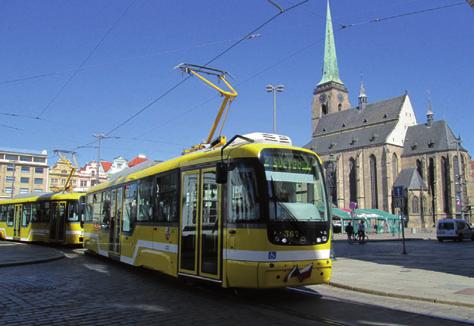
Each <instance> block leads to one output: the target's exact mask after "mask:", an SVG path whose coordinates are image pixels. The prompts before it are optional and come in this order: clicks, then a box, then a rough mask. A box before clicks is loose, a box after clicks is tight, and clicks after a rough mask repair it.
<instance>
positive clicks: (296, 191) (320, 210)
mask: <svg viewBox="0 0 474 326" xmlns="http://www.w3.org/2000/svg"><path fill="white" fill-rule="evenodd" d="M139 167H140V166H137V167H136V168H139ZM330 222H331V221H330V208H329V205H328V200H327V195H326V191H325V185H324V179H323V174H322V171H321V162H320V159H319V158H318V156H317V155H316V154H315V153H314V152H312V151H310V150H307V149H304V148H298V147H294V146H292V145H291V141H290V140H289V138H288V137H285V136H280V135H274V134H261V133H254V134H250V135H247V136H245V137H244V136H236V137H234V138H233V139H232V140H230V141H229V142H227V143H226V144H225V145H224V146H222V147H218V148H212V147H210V148H207V149H202V148H201V149H199V150H198V151H194V152H192V153H189V154H186V155H183V156H181V157H178V158H175V159H172V160H169V161H165V162H161V163H154V164H149V166H144V167H143V168H141V169H135V170H131V171H129V172H128V173H126V174H123V175H121V176H117V177H116V178H115V179H114V180H111V181H109V182H106V183H103V184H100V185H98V186H96V187H94V188H93V189H91V190H90V191H89V192H88V193H87V197H86V214H85V221H84V246H85V248H87V249H88V250H89V251H92V252H95V253H97V254H99V255H103V256H106V257H110V258H112V259H115V260H120V261H122V262H124V263H127V264H131V265H135V266H143V267H147V268H150V269H154V270H158V271H160V272H163V273H165V274H168V275H171V276H174V277H191V278H198V279H202V280H207V281H210V282H216V283H219V284H221V286H222V287H242V288H272V287H285V286H297V285H307V284H318V283H327V282H329V280H330V274H331V260H330V246H331V240H330V239H331V234H330V232H331V231H330V230H331V228H330V225H331V224H330Z"/></svg>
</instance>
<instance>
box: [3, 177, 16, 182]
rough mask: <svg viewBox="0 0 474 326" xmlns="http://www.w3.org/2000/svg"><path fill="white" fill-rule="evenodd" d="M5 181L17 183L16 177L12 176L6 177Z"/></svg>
mask: <svg viewBox="0 0 474 326" xmlns="http://www.w3.org/2000/svg"><path fill="white" fill-rule="evenodd" d="M5 181H6V182H15V177H13V176H10V175H7V176H6V177H5Z"/></svg>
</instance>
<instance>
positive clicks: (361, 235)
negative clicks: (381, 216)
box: [357, 220, 365, 242]
mask: <svg viewBox="0 0 474 326" xmlns="http://www.w3.org/2000/svg"><path fill="white" fill-rule="evenodd" d="M357 235H358V236H359V242H363V241H364V240H365V224H364V220H360V222H359V225H358V231H357Z"/></svg>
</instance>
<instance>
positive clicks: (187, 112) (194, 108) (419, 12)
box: [143, 2, 464, 134]
mask: <svg viewBox="0 0 474 326" xmlns="http://www.w3.org/2000/svg"><path fill="white" fill-rule="evenodd" d="M461 4H464V2H457V3H454V4H450V5H444V6H438V7H433V8H429V9H423V10H417V11H412V12H409V13H404V14H398V15H393V16H388V17H384V18H377V19H372V20H369V21H367V22H362V23H355V24H348V25H341V26H344V27H341V28H340V30H343V29H345V28H347V27H352V26H358V25H362V24H366V23H371V22H382V21H384V20H389V19H395V18H401V17H405V16H409V15H416V14H421V13H425V12H429V11H435V10H441V9H445V8H450V7H454V6H459V5H461ZM323 40H324V37H323V38H321V39H319V40H318V41H316V42H313V43H311V44H309V45H307V46H305V47H303V48H301V49H299V50H297V51H294V52H292V53H291V54H289V55H288V56H285V57H284V58H282V59H281V60H278V61H277V62H275V63H274V64H272V65H269V66H267V67H266V68H264V69H262V70H260V71H259V72H257V73H255V74H254V75H252V76H250V77H249V78H247V79H245V80H243V81H242V82H240V83H237V85H242V84H244V83H246V82H248V81H249V80H251V79H253V78H256V77H258V76H259V75H262V74H264V73H265V72H267V71H269V70H271V69H273V68H275V67H277V66H278V65H280V64H281V63H283V62H285V61H287V60H289V59H291V58H292V57H294V56H296V55H298V54H300V53H302V52H304V51H306V50H308V49H309V48H311V47H313V46H315V45H316V44H318V43H320V42H321V41H323ZM216 98H218V95H216V96H212V97H210V98H208V99H206V100H205V101H203V102H201V103H199V104H197V105H194V106H192V107H191V108H190V109H188V110H186V111H184V112H182V113H181V114H179V115H177V116H175V117H173V118H171V119H169V120H167V121H165V122H164V123H162V124H160V126H163V125H166V124H169V123H171V122H173V121H175V120H177V119H180V118H182V117H183V116H186V115H187V114H189V113H190V112H192V111H195V110H196V109H198V108H199V107H201V106H202V105H204V104H207V103H209V102H211V101H212V100H214V99H216ZM155 128H156V126H155ZM155 128H153V130H154V129H155ZM149 131H150V130H149ZM149 131H146V132H145V133H143V134H146V133H148V132H149Z"/></svg>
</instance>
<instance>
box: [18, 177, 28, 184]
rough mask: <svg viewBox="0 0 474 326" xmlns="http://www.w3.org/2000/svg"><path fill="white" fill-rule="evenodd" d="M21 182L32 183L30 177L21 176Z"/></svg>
mask: <svg viewBox="0 0 474 326" xmlns="http://www.w3.org/2000/svg"><path fill="white" fill-rule="evenodd" d="M20 182H21V183H30V178H26V177H21V178H20Z"/></svg>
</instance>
